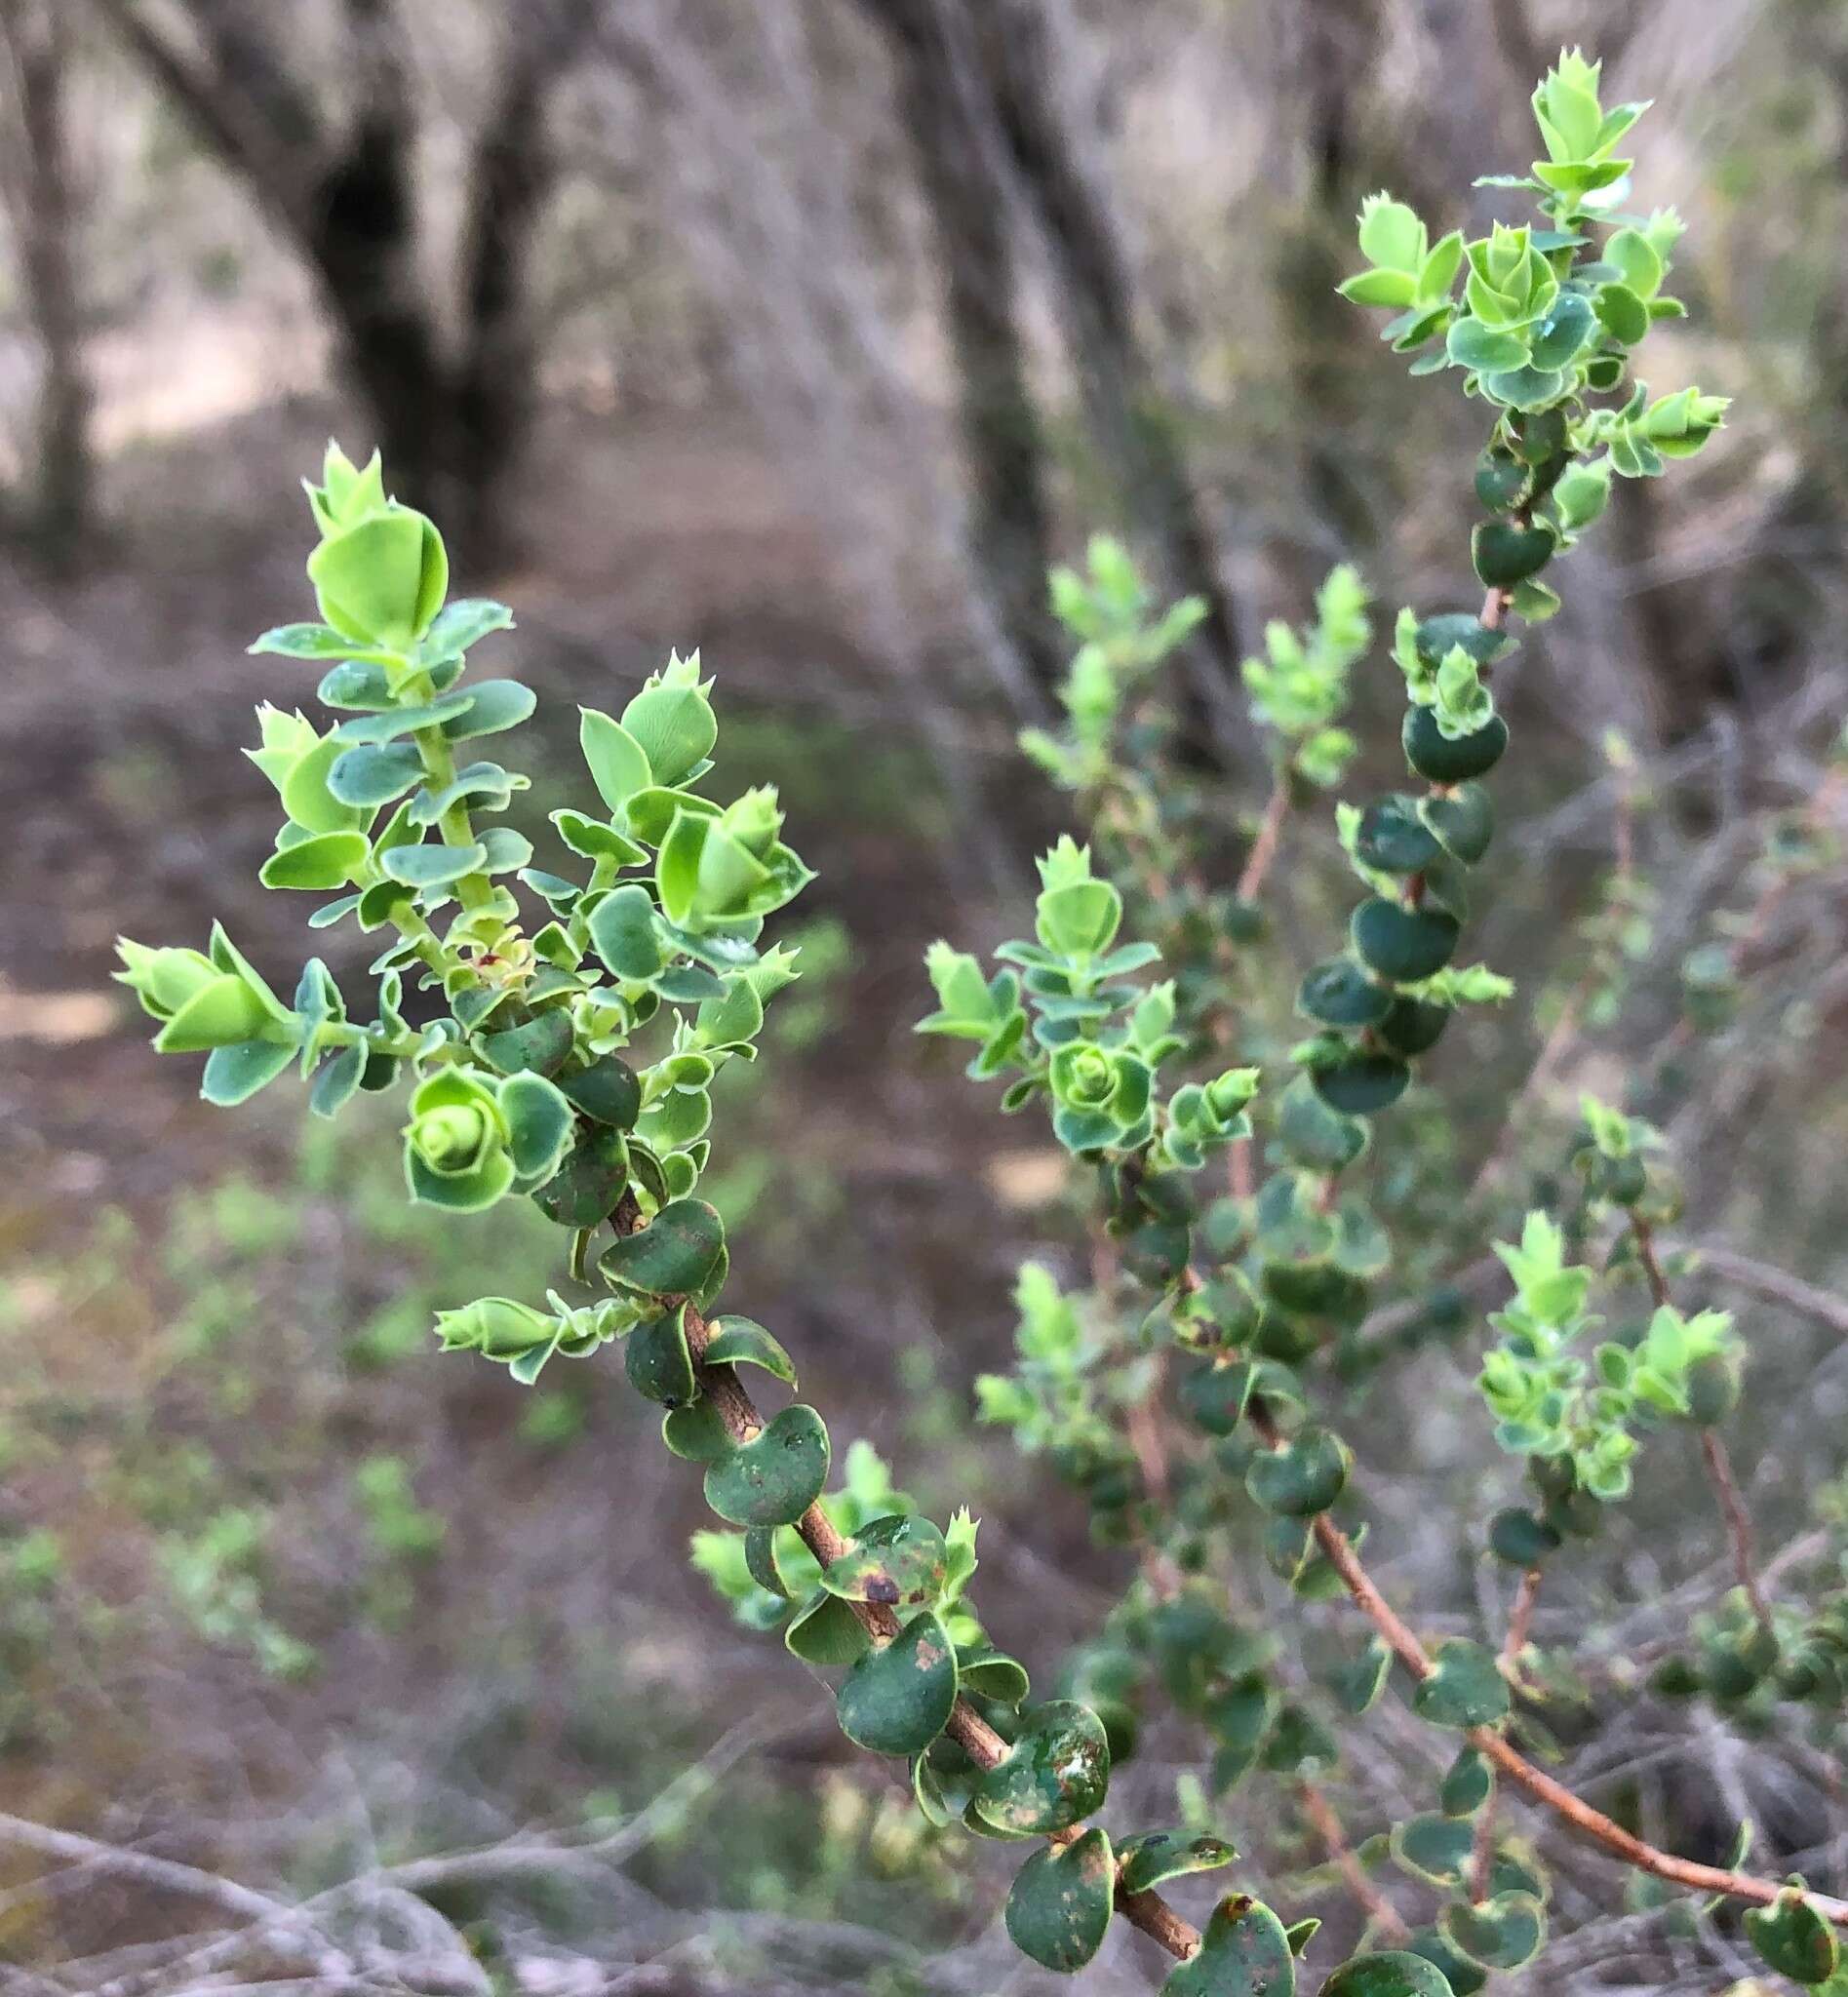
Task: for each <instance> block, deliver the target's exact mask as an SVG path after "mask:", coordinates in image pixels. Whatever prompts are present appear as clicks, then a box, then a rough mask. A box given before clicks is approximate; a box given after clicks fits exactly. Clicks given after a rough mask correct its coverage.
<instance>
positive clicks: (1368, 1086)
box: [1309, 1054, 1412, 1116]
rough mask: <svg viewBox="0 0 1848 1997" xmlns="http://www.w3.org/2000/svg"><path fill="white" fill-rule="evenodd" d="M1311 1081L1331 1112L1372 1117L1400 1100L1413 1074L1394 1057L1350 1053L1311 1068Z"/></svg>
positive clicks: (1389, 1055)
mask: <svg viewBox="0 0 1848 1997" xmlns="http://www.w3.org/2000/svg"><path fill="white" fill-rule="evenodd" d="M1309 1078H1310V1083H1311V1085H1312V1086H1313V1087H1314V1089H1315V1091H1316V1093H1317V1096H1318V1097H1319V1098H1320V1099H1321V1101H1322V1102H1323V1103H1324V1104H1326V1106H1327V1107H1328V1108H1329V1109H1331V1110H1335V1111H1338V1112H1339V1113H1340V1114H1341V1115H1342V1116H1374V1115H1376V1114H1377V1113H1378V1112H1379V1111H1381V1110H1387V1109H1391V1108H1392V1106H1393V1105H1394V1104H1395V1103H1396V1102H1397V1101H1398V1099H1399V1097H1400V1096H1402V1095H1403V1094H1404V1093H1405V1090H1406V1087H1407V1085H1408V1084H1409V1083H1410V1081H1411V1078H1412V1072H1411V1070H1410V1069H1409V1068H1407V1067H1406V1066H1405V1064H1404V1062H1403V1061H1400V1060H1398V1059H1396V1057H1395V1056H1393V1055H1391V1054H1351V1055H1349V1056H1348V1057H1347V1058H1346V1059H1345V1060H1341V1061H1330V1062H1327V1063H1324V1064H1323V1065H1321V1066H1319V1067H1317V1068H1314V1069H1312V1070H1311V1071H1310V1077H1309Z"/></svg>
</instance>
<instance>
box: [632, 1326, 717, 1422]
mask: <svg viewBox="0 0 1848 1997" xmlns="http://www.w3.org/2000/svg"><path fill="white" fill-rule="evenodd" d="M685 1318H686V1311H685V1308H684V1307H683V1309H681V1310H679V1311H667V1312H662V1314H661V1315H660V1316H659V1317H650V1318H649V1319H648V1321H647V1322H646V1323H643V1324H638V1325H637V1326H636V1328H635V1329H634V1330H633V1331H632V1332H630V1334H629V1337H628V1342H627V1344H626V1345H625V1346H624V1348H623V1354H622V1365H623V1371H624V1372H625V1373H627V1374H628V1376H629V1385H630V1386H631V1387H633V1388H634V1389H635V1390H636V1392H637V1393H639V1394H642V1395H644V1396H646V1398H648V1399H649V1400H653V1401H659V1402H660V1403H661V1405H662V1406H663V1407H669V1408H678V1407H686V1406H688V1404H689V1403H691V1402H692V1401H693V1400H695V1399H697V1398H698V1394H699V1382H698V1379H697V1378H696V1376H695V1374H694V1372H693V1360H692V1354H691V1352H690V1351H688V1345H687V1327H686V1323H685Z"/></svg>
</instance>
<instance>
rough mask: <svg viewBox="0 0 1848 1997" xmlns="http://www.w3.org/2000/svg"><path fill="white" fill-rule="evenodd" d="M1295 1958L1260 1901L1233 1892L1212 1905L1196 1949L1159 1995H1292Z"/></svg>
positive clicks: (1281, 1929)
mask: <svg viewBox="0 0 1848 1997" xmlns="http://www.w3.org/2000/svg"><path fill="white" fill-rule="evenodd" d="M1295 1989H1296V1957H1295V1955H1294V1953H1293V1952H1292V1951H1291V1948H1290V1941H1289V1936H1288V1935H1287V1933H1286V1932H1285V1931H1284V1927H1283V1924H1282V1922H1281V1921H1279V1920H1278V1917H1277V1916H1276V1915H1275V1914H1274V1913H1273V1912H1272V1911H1271V1909H1270V1908H1269V1907H1267V1906H1266V1905H1265V1904H1264V1903H1263V1901H1262V1900H1255V1899H1251V1898H1250V1896H1249V1895H1247V1894H1242V1893H1240V1894H1234V1895H1232V1896H1231V1897H1229V1898H1228V1899H1223V1900H1221V1901H1220V1903H1219V1904H1218V1906H1216V1907H1215V1908H1214V1909H1213V1915H1212V1919H1211V1920H1209V1921H1208V1922H1207V1923H1206V1932H1205V1934H1204V1935H1202V1936H1201V1938H1200V1945H1199V1953H1198V1954H1197V1955H1195V1956H1194V1957H1193V1958H1192V1960H1190V1961H1188V1962H1184V1963H1182V1964H1181V1966H1180V1967H1179V1968H1178V1969H1176V1970H1174V1971H1172V1972H1171V1973H1170V1974H1169V1976H1168V1979H1167V1981H1166V1982H1165V1983H1163V1984H1162V1985H1161V1997H1294V1992H1295Z"/></svg>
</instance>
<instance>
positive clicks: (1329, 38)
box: [1277, 0, 1385, 549]
mask: <svg viewBox="0 0 1848 1997" xmlns="http://www.w3.org/2000/svg"><path fill="white" fill-rule="evenodd" d="M1382 13H1383V10H1382V8H1381V6H1380V4H1379V0H1320V4H1318V5H1317V6H1316V7H1313V8H1309V9H1305V10H1303V11H1302V12H1301V13H1300V15H1298V16H1297V17H1296V27H1297V33H1298V36H1299V39H1298V42H1297V58H1296V64H1295V67H1296V72H1297V73H1296V78H1295V82H1296V85H1297V93H1298V95H1299V98H1300V100H1301V102H1302V105H1303V117H1304V128H1305V129H1304V143H1305V150H1306V154H1307V168H1308V170H1307V175H1306V184H1305V186H1304V195H1303V202H1302V209H1301V213H1300V215H1298V217H1297V218H1296V219H1295V220H1294V222H1293V223H1292V224H1291V225H1290V226H1288V227H1287V228H1285V229H1284V230H1283V232H1282V235H1281V237H1280V240H1279V244H1278V261H1277V273H1278V291H1279V293H1280V294H1281V304H1282V310H1283V315H1284V323H1285V325H1286V326H1287V328H1288V334H1287V338H1286V341H1285V346H1286V350H1287V353H1288V356H1289V368H1290V372H1291V374H1292V377H1293V383H1294V388H1295V395H1296V402H1297V407H1298V410H1299V411H1300V421H1299V424H1298V431H1299V434H1300V435H1301V436H1302V438H1303V460H1302V473H1301V476H1302V480H1303V489H1304V499H1305V503H1306V506H1307V510H1308V517H1309V520H1310V522H1311V523H1312V524H1313V525H1314V526H1316V527H1318V528H1320V529H1332V532H1333V535H1334V538H1335V540H1336V541H1337V542H1338V544H1339V545H1340V546H1341V547H1342V548H1343V549H1355V548H1365V547H1367V546H1368V545H1370V544H1371V542H1372V541H1373V539H1374V536H1375V533H1376V531H1377V523H1376V521H1375V519H1374V509H1373V507H1372V505H1371V504H1370V503H1369V496H1368V492H1367V490H1366V487H1365V484H1364V483H1362V481H1360V480H1357V478H1356V475H1355V462H1354V460H1355V447H1356V444H1357V442H1359V441H1360V440H1361V439H1362V438H1363V437H1364V435H1365V425H1364V423H1363V421H1362V418H1363V416H1364V414H1365V406H1364V401H1363V390H1362V389H1361V387H1360V382H1361V380H1362V378H1363V377H1362V376H1361V373H1360V371H1359V369H1358V368H1357V365H1356V348H1357V344H1358V343H1359V341H1360V340H1361V339H1362V338H1363V337H1364V334H1365V329H1364V326H1363V323H1362V321H1361V318H1360V315H1359V314H1357V313H1356V312H1355V311H1354V309H1353V307H1352V306H1350V305H1348V304H1347V302H1346V301H1345V300H1344V299H1342V298H1341V297H1340V296H1339V295H1338V294H1337V293H1336V291H1335V287H1336V285H1338V284H1339V283H1340V282H1341V279H1342V277H1343V276H1344V275H1345V274H1346V272H1347V270H1348V269H1349V267H1350V266H1351V265H1352V263H1353V261H1354V216H1355V212H1356V210H1357V207H1358V205H1359V201H1360V197H1361V196H1362V195H1363V194H1364V193H1366V192H1367V191H1368V188H1367V187H1366V186H1363V185H1362V184H1361V182H1362V181H1363V180H1364V179H1370V178H1371V177H1372V176H1373V174H1374V173H1375V171H1376V169H1377V165H1378V163H1377V162H1376V161H1374V160H1373V159H1371V158H1370V157H1369V156H1368V154H1367V151H1366V148H1365V145H1364V142H1363V134H1362V124H1363V115H1364V114H1363V98H1364V93H1365V90H1366V86H1367V82H1368V80H1369V78H1371V76H1372V75H1373V74H1374V72H1375V70H1376V68H1377V66H1378V61H1379V57H1380V53H1381V48H1382V44H1383V42H1384V40H1385V21H1384V20H1383V19H1382ZM1376 184H1377V183H1376Z"/></svg>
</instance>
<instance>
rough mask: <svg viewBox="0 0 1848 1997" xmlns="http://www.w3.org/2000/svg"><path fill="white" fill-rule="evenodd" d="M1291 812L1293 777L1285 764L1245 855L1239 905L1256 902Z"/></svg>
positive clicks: (1279, 772)
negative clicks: (1244, 902)
mask: <svg viewBox="0 0 1848 1997" xmlns="http://www.w3.org/2000/svg"><path fill="white" fill-rule="evenodd" d="M1289 810H1290V777H1289V765H1288V764H1284V765H1283V766H1282V767H1281V768H1279V769H1278V772H1277V779H1276V781H1275V783H1273V785H1272V787H1271V795H1270V797H1269V799H1268V800H1267V801H1266V803H1265V806H1264V816H1263V817H1262V818H1260V819H1259V820H1258V832H1257V837H1256V838H1255V839H1254V840H1253V841H1252V842H1251V850H1250V852H1248V853H1247V854H1246V855H1245V863H1244V867H1243V869H1242V870H1241V871H1240V873H1239V881H1238V884H1237V885H1236V886H1235V887H1234V889H1233V892H1234V893H1235V894H1236V895H1237V896H1238V897H1239V900H1240V901H1255V900H1256V899H1257V897H1258V891H1259V889H1260V888H1262V887H1263V885H1264V882H1265V877H1266V876H1267V875H1268V874H1269V873H1270V871H1271V864H1272V862H1273V861H1274V860H1275V859H1276V858H1277V849H1278V842H1279V841H1280V840H1281V839H1282V837H1283V821H1284V819H1285V818H1287V817H1288V816H1289Z"/></svg>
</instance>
